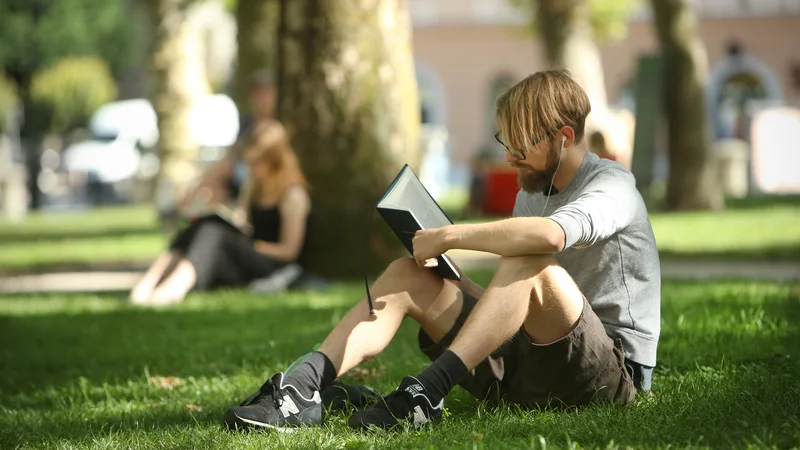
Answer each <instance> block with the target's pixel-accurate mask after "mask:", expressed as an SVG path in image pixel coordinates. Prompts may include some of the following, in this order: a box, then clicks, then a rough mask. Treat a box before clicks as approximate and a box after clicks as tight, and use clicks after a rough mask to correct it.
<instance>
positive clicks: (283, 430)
mask: <svg viewBox="0 0 800 450" xmlns="http://www.w3.org/2000/svg"><path fill="white" fill-rule="evenodd" d="M234 416H236V420H238V421H241V422H244V423H246V424H248V425H252V426H254V427H258V428H263V429H265V430H275V431H277V432H279V433H296V432H297V431H298V430H299V429H300V428H298V427H276V426H275V425H270V424H268V423H263V422H256V421H255V420H250V419H245V418H244V417H239V416H238V415H236V414H234ZM234 425H238V424H236V423H234ZM228 426H229V427H230V424H228Z"/></svg>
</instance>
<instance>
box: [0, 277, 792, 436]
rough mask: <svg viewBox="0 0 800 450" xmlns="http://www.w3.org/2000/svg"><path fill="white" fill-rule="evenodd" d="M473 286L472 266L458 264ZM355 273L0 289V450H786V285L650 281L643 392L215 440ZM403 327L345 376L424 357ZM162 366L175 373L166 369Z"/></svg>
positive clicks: (331, 314)
mask: <svg viewBox="0 0 800 450" xmlns="http://www.w3.org/2000/svg"><path fill="white" fill-rule="evenodd" d="M474 276H475V277H476V279H478V280H479V281H483V282H485V281H486V278H487V274H486V273H477V274H474ZM362 293H363V287H362V286H360V285H358V284H353V285H350V284H344V285H336V286H334V287H333V288H332V289H331V290H329V291H326V292H324V293H323V292H293V293H288V294H284V295H280V296H275V297H259V296H255V295H251V294H247V293H245V292H241V291H223V292H216V293H210V294H192V295H191V296H190V297H189V299H188V300H187V301H186V302H185V303H183V304H181V305H178V306H174V307H170V308H167V309H163V310H158V311H151V310H142V309H136V308H133V307H130V306H128V305H126V304H125V303H124V302H123V301H122V299H123V295H122V294H119V295H117V294H102V295H88V294H85V295H68V296H66V295H47V296H8V297H2V298H0V373H2V376H0V448H16V447H20V448H31V449H44V448H104V449H105V448H234V447H236V448H241V447H244V448H381V449H382V448H519V447H525V448H536V449H545V448H548V449H550V448H627V447H646V448H665V449H666V448H685V447H700V448H746V447H752V448H791V447H794V448H797V447H798V446H800V381H798V380H800V346H798V345H797V343H798V342H800V331H798V323H800V290H799V289H798V286H797V285H789V284H772V283H750V282H748V283H745V282H735V281H730V282H719V283H704V284H699V283H689V282H680V283H679V282H670V281H665V283H664V286H663V305H662V312H663V320H662V323H663V330H662V339H661V343H660V348H659V365H658V367H657V368H656V372H655V377H654V396H652V397H648V396H646V395H640V396H639V398H638V399H637V402H636V405H635V406H634V407H631V408H624V409H616V408H613V407H591V408H588V409H586V410H584V411H581V412H578V413H574V412H573V413H566V412H545V411H519V410H517V409H515V408H512V407H501V408H498V409H487V408H486V407H485V406H483V405H480V404H476V403H475V402H474V401H473V399H471V398H470V397H469V395H468V394H466V393H465V392H464V391H462V390H461V389H460V388H457V389H456V390H455V391H454V392H453V393H451V395H450V396H449V397H448V398H447V400H446V402H445V406H446V408H447V417H446V418H445V421H444V422H443V423H442V424H441V425H440V426H438V427H436V428H432V429H427V430H422V431H407V432H400V433H356V432H352V431H350V430H348V429H347V427H346V423H345V421H346V415H344V414H342V413H337V414H332V415H330V416H329V417H328V419H327V423H326V425H325V426H324V427H321V428H314V429H305V430H301V431H300V432H298V433H296V434H293V435H283V434H279V433H270V432H261V433H231V432H228V431H225V430H224V429H223V427H222V426H221V423H220V419H221V417H222V414H223V413H224V411H225V410H226V409H227V407H229V406H231V405H233V404H235V403H237V402H239V401H241V400H242V399H243V398H244V397H245V396H246V395H247V394H249V393H250V392H251V391H253V390H255V389H256V388H257V387H258V386H259V385H260V384H261V383H262V382H263V381H264V378H265V376H266V375H268V374H271V373H272V372H275V371H278V370H282V369H283V368H285V367H286V366H287V365H288V364H289V363H290V362H291V361H292V360H293V359H294V358H296V357H297V356H299V355H301V354H303V353H305V352H307V351H308V350H309V349H311V348H312V347H313V346H314V345H315V344H316V343H318V342H320V341H321V340H322V339H323V338H324V336H325V335H326V332H327V331H328V330H329V329H330V327H331V326H332V324H334V323H335V322H336V321H337V320H338V318H339V317H341V316H342V315H343V314H344V313H345V311H346V308H347V307H348V306H349V305H350V304H351V303H352V302H353V299H354V298H356V297H359V296H360V295H362ZM415 332H416V328H415V327H414V326H413V324H412V323H410V322H406V323H405V324H404V325H403V327H402V328H401V331H400V334H399V336H398V338H397V339H396V340H395V342H394V343H393V344H392V345H391V346H390V347H389V348H388V349H387V350H386V351H385V352H384V353H383V354H382V355H381V356H380V357H378V358H376V359H375V360H372V361H370V362H369V363H367V364H366V365H365V369H364V370H360V371H358V372H357V373H355V374H354V376H351V377H349V378H348V380H349V381H351V382H363V383H366V384H369V385H371V386H374V387H376V388H379V389H380V390H382V391H383V392H387V391H389V390H390V389H393V388H394V387H396V384H397V383H398V382H399V380H400V379H401V378H402V376H404V375H406V374H413V373H416V372H418V371H419V370H420V369H421V368H422V367H424V365H425V364H426V363H427V360H426V359H425V357H424V356H422V355H421V354H420V353H419V352H418V351H417V348H416V339H415ZM169 377H174V378H169Z"/></svg>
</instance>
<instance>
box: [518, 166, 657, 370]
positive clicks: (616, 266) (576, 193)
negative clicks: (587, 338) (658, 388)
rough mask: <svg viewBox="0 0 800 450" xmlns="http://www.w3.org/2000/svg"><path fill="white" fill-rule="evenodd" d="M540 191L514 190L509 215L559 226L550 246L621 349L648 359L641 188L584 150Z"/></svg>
mask: <svg viewBox="0 0 800 450" xmlns="http://www.w3.org/2000/svg"><path fill="white" fill-rule="evenodd" d="M545 201H546V197H545V196H544V195H543V194H529V193H527V192H525V191H520V192H519V193H518V194H517V200H516V204H515V205H514V216H523V217H524V216H536V217H539V216H541V217H548V218H550V219H552V220H553V221H555V222H556V223H558V224H559V225H560V226H561V228H563V229H564V234H565V236H566V247H565V250H564V251H562V252H560V253H556V254H555V255H554V256H555V258H556V261H558V263H559V264H560V265H561V266H562V267H564V268H565V269H566V270H567V272H568V273H569V274H570V276H572V278H573V279H574V280H575V283H576V284H577V285H578V288H580V290H581V292H583V294H584V295H585V296H586V298H587V299H588V301H589V304H591V305H592V309H593V310H594V312H595V313H596V314H597V317H599V318H600V321H601V322H603V325H604V326H605V328H606V332H607V333H608V335H609V336H611V337H612V338H620V339H621V340H622V343H623V346H624V348H625V356H626V358H627V359H629V360H631V361H635V362H637V363H639V364H642V365H645V366H651V367H653V366H655V365H656V348H657V345H658V337H659V333H660V331H661V267H660V263H659V259H658V249H657V248H656V241H655V236H654V235H653V229H652V227H651V226H650V219H649V217H648V215H647V209H646V207H645V204H644V200H643V199H642V196H641V195H640V194H639V191H638V190H636V183H635V180H634V177H633V174H631V173H630V172H629V171H628V170H626V169H625V168H624V167H622V166H621V165H620V164H618V163H616V162H613V161H609V160H605V159H600V158H599V157H598V156H597V155H595V154H594V153H588V154H587V155H586V157H585V158H584V160H583V163H582V164H581V167H580V168H579V169H578V172H577V173H576V174H575V177H574V178H573V179H572V181H571V182H570V183H569V185H568V186H567V187H566V189H564V190H563V191H561V192H558V193H556V194H553V195H551V196H550V200H549V201H548V202H547V209H546V210H545V211H544V213H542V208H543V207H544V206H545Z"/></svg>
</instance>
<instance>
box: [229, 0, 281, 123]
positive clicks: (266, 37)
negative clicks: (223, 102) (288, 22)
mask: <svg viewBox="0 0 800 450" xmlns="http://www.w3.org/2000/svg"><path fill="white" fill-rule="evenodd" d="M279 13H280V1H279V0H238V3H237V5H236V26H237V35H236V41H237V45H238V56H237V60H236V86H235V89H234V99H235V101H236V104H237V105H239V109H240V110H241V111H247V109H248V108H249V105H248V104H247V93H248V90H249V81H250V77H251V76H252V75H253V74H254V73H255V72H257V71H259V70H261V69H273V71H274V69H275V61H276V60H277V51H276V47H277V40H278V19H279V17H278V16H279Z"/></svg>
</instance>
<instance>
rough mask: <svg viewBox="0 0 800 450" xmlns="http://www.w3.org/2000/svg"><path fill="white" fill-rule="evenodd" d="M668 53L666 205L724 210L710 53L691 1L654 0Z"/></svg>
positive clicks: (666, 57)
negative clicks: (711, 109)
mask: <svg viewBox="0 0 800 450" xmlns="http://www.w3.org/2000/svg"><path fill="white" fill-rule="evenodd" d="M651 3H652V6H653V13H654V16H655V23H656V29H657V32H658V38H659V41H660V42H661V49H662V52H663V55H664V64H665V85H664V92H663V95H664V96H665V97H664V98H665V102H664V105H665V112H666V118H667V137H668V141H669V142H668V155H669V156H668V159H669V167H670V169H669V176H668V178H667V198H666V203H667V208H669V209H671V210H708V209H713V210H716V209H722V208H723V207H724V199H723V195H722V190H721V188H720V186H719V184H718V183H717V182H716V174H717V166H716V163H715V161H714V159H713V155H712V153H711V145H710V144H711V130H710V127H709V123H708V116H707V112H706V111H707V110H706V101H705V88H706V84H707V80H708V56H707V54H706V50H705V47H704V45H703V41H702V40H701V38H700V35H699V32H698V27H697V18H696V17H695V15H694V12H693V11H692V9H691V6H690V4H689V1H688V0H651Z"/></svg>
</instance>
